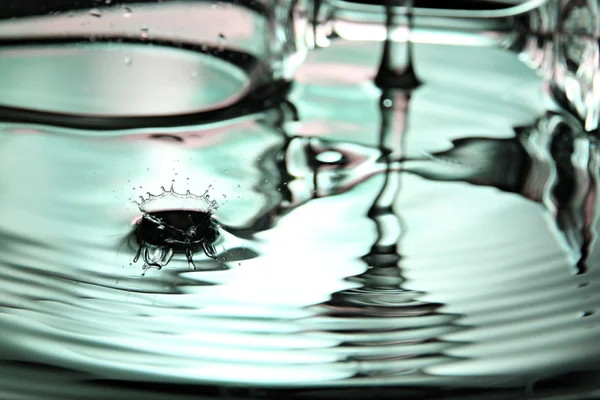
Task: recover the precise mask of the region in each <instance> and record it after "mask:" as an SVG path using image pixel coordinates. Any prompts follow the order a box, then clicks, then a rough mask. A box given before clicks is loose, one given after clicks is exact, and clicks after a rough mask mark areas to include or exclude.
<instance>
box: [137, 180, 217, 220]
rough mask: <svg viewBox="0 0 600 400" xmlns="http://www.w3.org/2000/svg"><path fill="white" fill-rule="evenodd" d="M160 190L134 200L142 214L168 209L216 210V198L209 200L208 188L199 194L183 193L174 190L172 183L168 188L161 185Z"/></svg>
mask: <svg viewBox="0 0 600 400" xmlns="http://www.w3.org/2000/svg"><path fill="white" fill-rule="evenodd" d="M161 189H162V192H161V193H160V194H158V195H154V194H152V193H150V192H148V193H147V195H148V197H147V198H144V197H143V196H140V201H139V202H138V201H135V202H134V203H135V204H137V206H138V207H139V209H140V211H141V212H142V214H144V215H148V214H151V213H153V212H157V211H169V210H187V211H199V212H207V213H213V212H215V211H216V210H217V208H218V204H217V202H216V200H211V199H210V196H209V194H208V190H207V191H205V192H204V194H202V195H201V196H197V195H195V194H193V193H191V192H190V191H189V190H187V191H186V192H185V193H177V192H175V190H174V188H173V185H171V188H170V189H169V190H166V189H165V188H164V186H161Z"/></svg>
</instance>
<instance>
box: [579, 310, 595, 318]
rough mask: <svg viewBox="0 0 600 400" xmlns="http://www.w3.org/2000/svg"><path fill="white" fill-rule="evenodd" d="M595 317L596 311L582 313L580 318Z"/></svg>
mask: <svg viewBox="0 0 600 400" xmlns="http://www.w3.org/2000/svg"><path fill="white" fill-rule="evenodd" d="M592 315H594V311H593V310H585V311H582V312H581V314H579V316H580V317H582V318H585V317H589V316H592Z"/></svg>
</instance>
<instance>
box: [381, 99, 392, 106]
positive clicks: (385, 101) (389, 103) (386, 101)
mask: <svg viewBox="0 0 600 400" xmlns="http://www.w3.org/2000/svg"><path fill="white" fill-rule="evenodd" d="M383 106H384V107H391V106H392V101H391V100H390V99H385V100H384V101H383Z"/></svg>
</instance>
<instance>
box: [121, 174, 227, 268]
mask: <svg viewBox="0 0 600 400" xmlns="http://www.w3.org/2000/svg"><path fill="white" fill-rule="evenodd" d="M161 189H162V193H161V194H159V195H153V194H151V193H148V197H147V198H144V197H141V196H140V202H136V204H137V205H138V207H139V209H140V211H141V212H142V218H140V219H139V220H138V221H137V222H136V225H135V231H134V235H135V238H136V240H137V243H138V245H139V248H138V251H137V253H136V255H135V258H134V259H133V262H134V263H136V262H137V261H138V260H139V258H140V257H142V258H143V261H144V265H143V271H144V273H145V271H146V270H148V269H150V268H156V269H159V270H160V269H161V268H162V267H164V266H165V265H167V264H168V263H169V261H171V259H172V258H173V255H174V254H175V253H183V254H185V256H186V259H187V261H188V265H189V267H190V269H196V266H195V264H194V260H193V253H195V252H196V251H198V250H200V249H202V250H203V251H204V253H205V254H206V256H207V257H210V258H215V257H216V253H217V251H216V249H215V247H214V243H215V242H216V241H217V239H218V238H219V236H220V235H219V225H218V224H217V222H216V221H215V220H214V219H213V213H214V211H215V210H216V209H217V202H216V201H214V200H211V199H210V197H209V195H208V191H206V192H204V194H203V195H202V196H197V195H195V194H192V193H190V191H189V190H188V191H186V193H185V194H181V193H177V192H175V190H174V189H173V186H171V189H170V190H165V188H164V187H163V188H161Z"/></svg>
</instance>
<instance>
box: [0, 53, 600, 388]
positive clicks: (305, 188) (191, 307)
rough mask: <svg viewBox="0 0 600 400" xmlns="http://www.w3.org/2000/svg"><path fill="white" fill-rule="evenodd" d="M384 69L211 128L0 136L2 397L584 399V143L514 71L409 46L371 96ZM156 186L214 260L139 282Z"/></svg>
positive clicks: (590, 245)
mask: <svg viewBox="0 0 600 400" xmlns="http://www.w3.org/2000/svg"><path fill="white" fill-rule="evenodd" d="M126 46H127V44H123V50H124V51H125V52H126V50H127V47H126ZM380 51H381V50H380V49H379V48H377V47H375V46H373V45H371V44H368V43H366V44H365V43H360V42H355V43H343V42H338V43H336V44H334V45H332V47H330V48H329V49H327V51H323V52H314V53H311V54H310V55H309V59H308V60H307V62H306V63H305V64H304V65H303V66H302V67H301V68H300V69H299V70H298V72H297V82H296V84H295V86H294V88H293V90H292V92H291V94H290V96H289V103H286V104H282V105H281V106H279V107H275V108H271V109H267V110H265V111H264V112H258V113H255V114H252V115H250V116H247V117H244V118H238V119H234V120H229V121H223V122H221V123H218V124H207V125H196V126H180V127H170V128H164V129H154V128H144V129H129V130H119V131H116V130H108V131H95V130H92V129H90V130H84V129H74V128H61V127H56V126H50V125H47V126H45V125H30V124H26V123H2V124H0V168H1V169H2V171H3V173H2V174H0V187H2V191H1V193H0V248H1V254H2V257H1V258H0V285H1V286H2V291H1V292H0V332H2V339H1V340H0V354H1V359H2V361H1V363H0V365H1V368H2V371H3V373H2V374H0V393H2V396H4V397H5V398H18V396H24V397H23V398H35V396H39V395H40V394H43V395H44V398H68V399H71V398H73V399H76V398H81V397H82V396H85V398H94V399H95V398H98V399H100V398H106V397H107V396H108V397H110V396H116V397H119V398H120V397H121V396H127V397H129V398H140V399H141V398H144V399H150V398H152V399H153V398H174V399H179V398H198V397H199V396H200V398H202V397H201V396H202V395H204V394H205V393H209V394H207V395H206V396H209V395H210V396H213V397H214V396H219V395H221V396H224V397H226V396H229V395H231V396H238V397H244V396H250V395H253V396H255V397H260V396H266V397H268V396H271V394H269V393H276V391H277V390H284V389H285V390H292V389H295V390H298V391H301V390H306V388H312V389H313V390H314V393H334V392H326V391H327V390H334V389H335V388H348V387H349V386H350V387H354V386H356V387H359V386H372V387H377V388H378V389H372V390H377V391H378V392H373V393H380V396H379V397H382V398H385V393H386V392H385V390H386V387H394V388H395V390H396V392H394V393H396V396H402V395H404V394H406V396H405V397H406V398H421V397H419V396H421V395H422V394H423V393H424V392H425V391H431V392H430V395H429V398H436V397H435V396H438V397H441V396H442V394H440V393H441V392H440V390H441V388H446V389H448V388H450V389H451V388H455V390H459V389H460V390H467V391H476V390H487V391H490V392H492V393H496V392H497V393H498V397H497V398H505V397H500V396H504V395H505V396H506V398H511V399H515V398H521V397H520V396H523V398H525V397H524V396H525V394H527V395H528V396H538V397H539V398H544V396H546V395H550V394H556V395H557V396H558V395H560V394H561V393H563V394H567V393H569V392H571V391H573V390H575V389H577V390H582V389H581V388H590V387H592V386H590V385H593V384H594V383H595V382H598V375H597V372H596V371H597V365H599V364H598V362H599V361H600V346H597V344H598V342H599V340H600V326H599V315H598V308H597V307H598V304H600V303H599V294H598V293H599V292H598V290H597V286H598V285H600V269H599V268H598V266H599V261H600V260H599V257H600V255H599V254H600V253H599V251H598V248H597V241H596V240H595V238H596V234H595V232H596V228H597V227H596V225H597V207H598V199H597V190H598V189H597V180H598V165H599V164H598V162H599V157H600V156H599V153H598V147H597V143H596V140H595V139H594V138H592V137H590V136H588V135H585V134H583V133H582V132H583V131H582V129H581V127H580V125H578V124H579V123H578V122H576V121H574V120H573V119H571V118H570V117H567V116H565V115H562V114H557V113H549V112H548V110H546V108H545V104H547V102H546V96H547V95H546V94H545V93H544V92H543V89H542V88H543V85H542V82H541V80H540V78H539V77H538V76H537V75H536V74H535V73H534V72H533V71H532V70H530V69H529V68H527V67H526V66H525V65H524V64H522V63H521V62H520V61H519V60H518V59H517V56H516V55H514V54H511V53H508V52H504V51H501V50H495V49H485V48H484V49H473V48H468V47H460V46H455V47H444V46H436V45H426V44H422V45H416V46H415V48H414V65H415V70H416V73H417V75H418V78H419V80H420V82H421V85H420V86H418V87H417V88H416V89H414V90H400V89H397V90H393V91H387V92H386V93H384V95H383V96H382V92H381V90H380V89H378V88H377V87H376V86H375V85H374V84H373V78H374V76H375V74H376V73H377V67H378V63H379V60H380V58H381V55H380ZM119 58H120V57H119ZM134 62H135V60H134ZM121 64H122V63H121V62H119V68H120V65H121ZM181 73H182V74H185V76H186V77H185V79H190V81H191V80H192V79H195V77H191V76H189V71H187V70H186V71H183V72H181ZM182 76H183V75H182ZM179 78H181V79H184V78H183V77H179ZM179 78H178V79H179ZM230 89H231V88H230V87H229V86H227V85H226V86H225V87H224V88H223V91H224V92H223V93H212V94H211V96H213V97H214V98H215V99H216V98H227V97H228V96H229V95H230V93H229V90H230ZM156 96H160V94H159V93H156ZM87 106H89V105H86V107H87ZM107 106H108V105H107ZM389 135H392V137H391V138H390V136H389ZM394 135H395V136H394ZM381 138H383V139H384V140H383V142H382V140H381ZM386 141H387V142H386ZM171 185H173V187H174V190H175V191H177V192H178V193H186V191H187V190H189V191H190V192H191V193H193V194H196V195H198V196H201V195H202V194H203V193H204V192H205V191H206V190H208V193H209V194H210V197H211V199H214V200H216V201H217V203H218V208H217V209H216V210H214V213H213V214H212V217H214V219H215V222H216V223H217V224H218V230H219V235H218V238H215V242H214V246H215V250H216V255H215V258H211V257H208V256H207V255H206V254H205V253H204V252H203V251H202V249H201V248H200V249H199V250H198V251H195V252H194V255H193V256H194V264H195V269H190V267H189V265H188V260H187V258H186V255H185V254H183V253H182V252H176V253H175V254H173V255H172V258H171V259H170V260H169V261H168V263H165V264H164V265H163V266H162V268H161V269H160V270H158V269H156V268H150V269H149V270H147V271H146V273H145V275H144V276H142V272H144V271H143V270H142V263H141V262H140V261H138V263H134V262H133V259H134V257H135V255H136V251H137V250H138V247H137V246H138V245H139V243H137V242H136V241H135V240H131V238H132V236H131V235H132V233H133V232H134V230H135V228H136V225H135V222H136V221H137V220H138V219H139V218H140V217H141V216H142V214H141V212H140V209H139V207H138V205H137V204H136V203H135V201H139V197H140V196H142V198H148V194H147V192H150V193H151V194H153V195H158V194H159V193H161V187H163V186H164V187H166V188H169V187H170V186H171ZM186 218H187V217H186ZM186 229H187V228H186ZM161 238H163V237H161ZM163 239H164V238H163ZM163 239H161V240H163ZM27 382H34V383H35V384H29V383H27ZM574 382H575V383H574ZM573 385H575V386H573ZM586 385H587V386H586ZM210 387H219V388H220V389H214V391H212V392H211V391H210V390H209V389H207V388H210ZM238 387H243V388H246V389H243V390H242V389H236V388H238ZM182 388H183V389H182ZM203 388H204V389H203ZM248 388H255V389H248ZM211 390H212V389H211ZM236 390H237V391H236ZM244 390H245V391H244ZM340 390H341V389H340ZM270 391H272V392H270ZM431 393H434V394H431ZM469 393H470V392H469ZM259 395H260V396H259ZM27 396H29V397H27ZM210 396H209V397H210ZM273 396H275V395H273ZM473 396H474V397H471V398H481V397H477V396H475V395H473ZM395 398H398V397H395ZM400 398H404V397H400ZM464 398H468V397H464ZM534 398H535V397H534ZM553 398H560V397H553ZM565 398H566V397H565Z"/></svg>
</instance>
